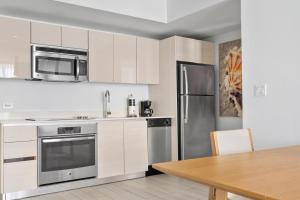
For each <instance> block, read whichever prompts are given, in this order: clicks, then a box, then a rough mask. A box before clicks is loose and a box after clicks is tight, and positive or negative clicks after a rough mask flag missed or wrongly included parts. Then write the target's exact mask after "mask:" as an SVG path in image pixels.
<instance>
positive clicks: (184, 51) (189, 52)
mask: <svg viewBox="0 0 300 200" xmlns="http://www.w3.org/2000/svg"><path fill="white" fill-rule="evenodd" d="M175 56H176V60H179V61H186V62H195V63H197V62H199V49H198V43H197V40H194V39H191V38H184V37H178V36H175Z"/></svg>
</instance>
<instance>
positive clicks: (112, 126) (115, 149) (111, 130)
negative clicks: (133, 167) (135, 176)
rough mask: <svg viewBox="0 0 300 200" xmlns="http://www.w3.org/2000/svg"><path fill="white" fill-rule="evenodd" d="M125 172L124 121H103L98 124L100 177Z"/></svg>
mask: <svg viewBox="0 0 300 200" xmlns="http://www.w3.org/2000/svg"><path fill="white" fill-rule="evenodd" d="M123 174H124V150H123V121H102V122H100V123H99V124H98V177H99V178H105V177H111V176H117V175H123Z"/></svg>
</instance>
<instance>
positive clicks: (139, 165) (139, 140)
mask: <svg viewBox="0 0 300 200" xmlns="http://www.w3.org/2000/svg"><path fill="white" fill-rule="evenodd" d="M124 155H125V156H124V157H125V174H131V173H137V172H143V171H147V168H148V149H147V122H146V120H127V121H124Z"/></svg>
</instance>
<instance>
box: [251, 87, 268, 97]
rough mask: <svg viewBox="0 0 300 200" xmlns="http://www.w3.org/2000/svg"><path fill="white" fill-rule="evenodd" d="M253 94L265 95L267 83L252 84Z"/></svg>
mask: <svg viewBox="0 0 300 200" xmlns="http://www.w3.org/2000/svg"><path fill="white" fill-rule="evenodd" d="M254 96H256V97H265V96H267V84H263V85H255V86H254Z"/></svg>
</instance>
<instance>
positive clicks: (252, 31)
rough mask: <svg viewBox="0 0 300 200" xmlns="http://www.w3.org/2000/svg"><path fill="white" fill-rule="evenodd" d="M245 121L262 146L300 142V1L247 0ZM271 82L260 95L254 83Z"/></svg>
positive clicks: (244, 24) (244, 11) (244, 15)
mask: <svg viewBox="0 0 300 200" xmlns="http://www.w3.org/2000/svg"><path fill="white" fill-rule="evenodd" d="M241 3H242V10H241V11H242V48H243V80H244V82H243V83H244V84H243V86H244V87H243V91H244V117H243V124H244V127H249V128H252V129H253V135H254V144H255V147H256V148H258V149H261V148H273V147H279V146H287V145H294V144H298V145H299V144H300V134H299V124H300V118H299V116H300V106H299V105H300V104H299V102H300V76H299V74H300V62H299V57H300V56H299V55H300V50H299V46H300V37H299V36H300V12H299V11H300V1H299V0H289V1H282V0H243V1H242V2H241ZM261 84H267V96H266V97H255V96H254V95H253V93H254V85H261Z"/></svg>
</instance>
